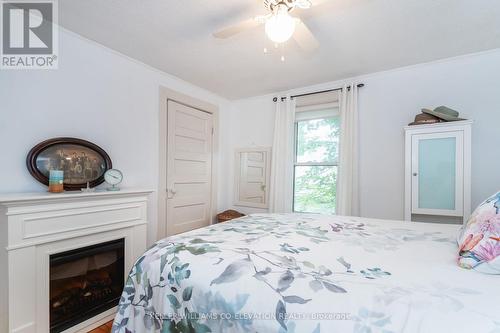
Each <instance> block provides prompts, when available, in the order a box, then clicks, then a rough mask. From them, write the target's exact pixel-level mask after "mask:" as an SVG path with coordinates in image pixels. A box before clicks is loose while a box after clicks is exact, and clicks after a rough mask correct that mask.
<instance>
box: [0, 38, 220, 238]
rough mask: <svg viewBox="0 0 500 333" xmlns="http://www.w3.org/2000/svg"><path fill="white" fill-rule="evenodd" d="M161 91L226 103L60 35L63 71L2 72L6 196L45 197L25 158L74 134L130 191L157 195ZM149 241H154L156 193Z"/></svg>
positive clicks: (2, 188)
mask: <svg viewBox="0 0 500 333" xmlns="http://www.w3.org/2000/svg"><path fill="white" fill-rule="evenodd" d="M160 85H162V86H165V87H167V88H170V89H173V90H176V91H178V92H181V93H184V94H188V95H191V96H193V97H195V98H199V99H202V100H205V101H207V102H210V103H212V104H216V105H218V106H219V107H220V109H221V110H220V112H221V114H224V113H225V112H227V107H228V102H227V101H226V100H224V99H222V98H220V97H218V96H216V95H214V94H212V93H210V92H207V91H205V90H202V89H200V88H198V87H196V86H193V85H191V84H189V83H187V82H184V81H182V80H180V79H177V78H175V77H172V76H170V75H167V74H165V73H162V72H159V71H156V70H154V69H152V68H150V67H148V66H146V65H144V64H142V63H139V62H137V61H134V60H132V59H130V58H127V57H125V56H123V55H121V54H118V53H116V52H114V51H112V50H110V49H107V48H105V47H103V46H101V45H99V44H97V43H94V42H92V41H89V40H86V39H83V38H81V37H79V36H78V35H75V34H73V33H71V32H68V31H65V30H64V29H60V54H59V69H58V70H53V71H46V70H39V71H35V70H31V71H14V70H13V71H0V108H1V109H0V147H1V151H2V153H1V163H0V192H22V191H43V190H46V187H44V186H43V185H41V184H39V183H38V182H37V181H36V180H35V179H34V178H32V177H31V176H30V174H29V173H28V171H27V169H26V166H25V159H26V154H27V153H28V151H29V150H30V149H31V147H33V146H34V145H35V144H37V143H38V142H40V141H43V140H45V139H49V138H53V137H58V136H71V137H77V138H82V139H86V140H88V141H92V142H94V143H96V144H97V145H99V146H101V147H102V148H103V149H104V150H105V151H106V152H107V153H108V154H109V155H110V156H111V159H112V161H113V166H114V167H116V168H118V169H121V170H122V171H123V173H124V182H123V186H124V187H141V188H149V189H153V190H156V188H157V181H158V149H159V148H158V141H159V140H158V131H159V127H158V126H159V125H158V112H159V87H160ZM149 213H150V214H149V215H150V222H151V224H150V228H149V232H148V238H149V239H148V240H149V242H151V241H153V240H154V239H155V237H156V230H157V202H156V194H154V195H153V196H152V198H151V200H150V212H149Z"/></svg>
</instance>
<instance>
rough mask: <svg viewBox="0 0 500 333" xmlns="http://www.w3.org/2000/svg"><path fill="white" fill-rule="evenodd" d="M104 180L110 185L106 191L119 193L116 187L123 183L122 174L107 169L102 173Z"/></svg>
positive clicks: (118, 171)
mask: <svg viewBox="0 0 500 333" xmlns="http://www.w3.org/2000/svg"><path fill="white" fill-rule="evenodd" d="M104 180H105V181H106V183H108V184H109V185H111V187H108V188H107V190H108V191H119V190H120V188H119V187H118V186H117V185H118V184H120V183H121V182H122V181H123V174H122V172H121V171H120V170H118V169H109V170H108V171H106V172H105V173H104Z"/></svg>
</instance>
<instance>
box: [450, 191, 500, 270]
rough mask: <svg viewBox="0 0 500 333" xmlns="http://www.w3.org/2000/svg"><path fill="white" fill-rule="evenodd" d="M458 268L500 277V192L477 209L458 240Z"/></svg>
mask: <svg viewBox="0 0 500 333" xmlns="http://www.w3.org/2000/svg"><path fill="white" fill-rule="evenodd" d="M458 245H459V246H460V251H459V256H458V264H459V265H460V266H461V267H463V268H467V269H474V270H477V271H479V272H482V273H487V274H500V192H498V193H497V194H495V195H494V196H492V197H491V198H489V199H488V200H486V201H485V202H483V203H482V204H481V205H479V207H477V208H476V210H475V211H474V213H472V215H471V217H470V218H469V221H468V222H467V224H466V225H465V226H464V227H463V230H462V233H461V235H460V237H459V239H458Z"/></svg>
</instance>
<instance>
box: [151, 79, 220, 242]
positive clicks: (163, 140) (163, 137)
mask: <svg viewBox="0 0 500 333" xmlns="http://www.w3.org/2000/svg"><path fill="white" fill-rule="evenodd" d="M159 95H160V99H159V103H160V111H159V124H158V125H159V145H158V146H159V154H158V156H159V160H158V164H159V167H158V173H159V174H158V228H157V237H156V239H157V240H158V239H161V238H165V237H167V236H170V235H168V234H167V228H166V226H167V223H168V221H166V219H167V214H166V212H167V211H166V210H167V205H166V199H167V147H168V143H167V134H168V133H167V112H168V101H174V102H176V103H180V104H183V105H186V106H188V107H192V108H194V109H197V110H200V111H202V112H207V113H210V114H212V121H213V137H212V175H211V183H212V184H211V189H210V192H211V200H210V224H212V223H213V222H214V220H215V216H216V214H217V171H218V166H217V158H216V156H218V152H219V140H218V137H219V135H218V133H219V131H218V125H219V108H218V107H217V106H216V105H213V104H211V103H208V102H206V101H203V100H200V99H197V98H194V97H191V96H188V95H185V94H182V93H179V92H177V91H174V90H171V89H168V88H165V87H163V86H160V94H159Z"/></svg>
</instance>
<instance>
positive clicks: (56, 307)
mask: <svg viewBox="0 0 500 333" xmlns="http://www.w3.org/2000/svg"><path fill="white" fill-rule="evenodd" d="M124 250H125V240H124V239H119V240H115V241H111V242H106V243H101V244H97V245H92V246H88V247H84V248H79V249H76V250H71V251H67V252H62V253H57V254H54V255H51V256H50V293H49V306H50V333H59V332H62V331H64V330H66V329H68V328H70V327H73V326H75V325H77V324H79V323H81V322H83V321H85V320H87V319H89V318H92V317H94V316H96V315H98V314H99V313H102V312H104V311H106V310H108V309H111V308H113V307H115V306H116V305H118V302H119V300H120V296H121V292H122V290H123V281H124Z"/></svg>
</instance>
